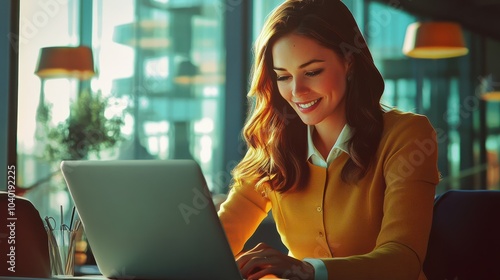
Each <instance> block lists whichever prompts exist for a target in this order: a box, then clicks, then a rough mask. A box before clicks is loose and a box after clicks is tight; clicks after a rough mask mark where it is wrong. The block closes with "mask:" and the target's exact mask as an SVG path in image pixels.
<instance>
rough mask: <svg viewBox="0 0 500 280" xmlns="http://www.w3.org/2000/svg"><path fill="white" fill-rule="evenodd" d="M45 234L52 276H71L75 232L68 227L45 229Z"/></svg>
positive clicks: (73, 262) (73, 268) (73, 260)
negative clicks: (47, 241) (47, 240)
mask: <svg viewBox="0 0 500 280" xmlns="http://www.w3.org/2000/svg"><path fill="white" fill-rule="evenodd" d="M47 235H48V239H49V256H50V267H51V272H52V276H73V274H74V270H75V246H76V238H75V237H76V232H74V231H71V230H69V229H61V230H57V229H54V230H49V229H47Z"/></svg>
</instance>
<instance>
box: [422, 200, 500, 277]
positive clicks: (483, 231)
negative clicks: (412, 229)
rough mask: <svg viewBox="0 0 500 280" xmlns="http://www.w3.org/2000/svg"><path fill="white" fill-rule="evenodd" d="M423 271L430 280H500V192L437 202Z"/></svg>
mask: <svg viewBox="0 0 500 280" xmlns="http://www.w3.org/2000/svg"><path fill="white" fill-rule="evenodd" d="M423 269H424V273H425V275H426V276H427V278H428V280H444V279H447V280H469V279H470V280H483V279H484V280H486V279H487V280H493V279H500V191H487V190H450V191H447V192H445V193H443V194H441V195H439V196H438V197H437V198H436V200H435V203H434V217H433V222H432V228H431V233H430V238H429V245H428V249H427V256H426V259H425V261H424V266H423Z"/></svg>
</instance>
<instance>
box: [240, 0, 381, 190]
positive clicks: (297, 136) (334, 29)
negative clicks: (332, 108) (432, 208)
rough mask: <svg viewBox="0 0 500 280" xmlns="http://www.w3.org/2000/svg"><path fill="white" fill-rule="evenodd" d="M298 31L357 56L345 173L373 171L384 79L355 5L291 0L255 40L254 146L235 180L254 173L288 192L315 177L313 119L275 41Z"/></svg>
mask: <svg viewBox="0 0 500 280" xmlns="http://www.w3.org/2000/svg"><path fill="white" fill-rule="evenodd" d="M291 33H294V34H299V35H303V36H307V37H308V38H312V39H314V40H315V41H316V42H318V43H319V44H321V45H323V46H325V47H327V48H329V49H331V50H333V51H335V52H336V53H337V54H338V55H339V56H340V57H341V58H342V59H350V60H351V62H350V67H349V70H348V73H347V79H348V81H347V87H346V97H345V98H346V99H345V106H346V122H347V124H348V125H349V126H350V127H351V129H352V136H351V138H350V139H349V140H348V149H349V154H350V159H349V160H348V161H347V162H346V164H345V165H344V166H343V169H342V180H344V181H345V182H349V183H355V182H356V181H357V180H359V179H361V178H362V177H363V176H364V175H365V174H366V172H367V170H368V167H369V165H370V162H371V161H372V159H373V158H374V156H375V153H376V150H377V148H378V145H379V142H380V138H381V134H382V129H383V117H382V115H383V109H382V107H381V105H380V98H381V96H382V93H383V91H384V81H383V79H382V76H381V75H380V73H379V71H378V70H377V68H376V67H375V65H374V62H373V58H372V56H371V54H370V51H369V49H368V47H367V45H366V41H365V39H364V38H363V36H362V34H361V32H360V30H359V28H358V26H357V24H356V22H355V20H354V18H353V16H352V14H351V12H350V11H349V10H348V9H347V7H346V6H345V5H344V4H343V3H342V2H341V1H339V0H288V1H285V2H284V3H283V4H281V5H280V6H278V7H277V8H275V9H274V10H273V11H272V12H271V14H270V15H269V16H268V18H267V20H266V22H265V24H264V27H263V29H262V31H261V33H260V35H259V37H258V38H257V40H256V42H255V46H254V65H253V67H252V77H251V86H250V90H249V92H248V99H249V101H250V102H251V106H250V111H249V112H248V117H247V120H246V123H245V126H244V128H243V137H244V139H245V141H246V143H247V148H248V150H247V153H246V155H245V156H244V158H243V159H242V160H241V161H240V163H239V164H238V165H237V166H236V167H235V168H234V170H233V180H234V181H233V185H234V184H241V183H242V181H251V182H252V183H254V184H255V185H256V187H257V188H261V187H263V185H264V183H269V184H268V185H269V187H270V188H271V189H272V190H275V191H278V192H280V193H283V192H286V191H290V190H298V189H301V188H303V187H304V186H305V182H306V180H307V179H308V177H309V173H308V171H309V168H308V166H307V160H306V157H307V126H306V125H305V124H304V123H303V122H302V121H301V119H300V118H299V116H298V115H297V113H295V111H294V110H293V108H291V107H290V105H289V104H288V103H287V102H286V101H285V100H284V99H283V98H282V97H281V95H280V93H279V91H278V87H277V83H276V75H275V73H274V71H273V60H272V55H271V50H272V46H273V44H274V42H276V41H277V40H278V39H279V38H281V37H283V36H284V35H287V34H291Z"/></svg>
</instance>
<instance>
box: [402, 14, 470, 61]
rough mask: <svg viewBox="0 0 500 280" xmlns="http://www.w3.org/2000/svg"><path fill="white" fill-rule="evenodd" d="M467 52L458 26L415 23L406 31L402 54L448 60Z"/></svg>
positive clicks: (452, 24)
mask: <svg viewBox="0 0 500 280" xmlns="http://www.w3.org/2000/svg"><path fill="white" fill-rule="evenodd" d="M468 52H469V50H468V49H467V47H466V46H465V43H464V38H463V35H462V29H461V27H460V25H458V24H456V23H453V22H416V23H412V24H410V25H409V26H408V28H407V29H406V36H405V41H404V45H403V53H404V54H405V55H407V56H409V57H413V58H430V59H439V58H450V57H457V56H463V55H466V54H467V53H468Z"/></svg>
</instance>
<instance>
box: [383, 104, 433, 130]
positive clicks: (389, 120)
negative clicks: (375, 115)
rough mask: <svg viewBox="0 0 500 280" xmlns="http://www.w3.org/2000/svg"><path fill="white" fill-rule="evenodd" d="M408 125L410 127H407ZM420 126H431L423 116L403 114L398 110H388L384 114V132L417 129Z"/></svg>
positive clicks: (409, 113)
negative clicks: (397, 129)
mask: <svg viewBox="0 0 500 280" xmlns="http://www.w3.org/2000/svg"><path fill="white" fill-rule="evenodd" d="M409 125H411V126H412V127H408V126H409ZM415 126H416V127H415ZM422 126H427V127H428V126H431V124H430V122H429V119H428V118H427V117H426V116H425V115H421V114H416V113H412V112H403V111H400V110H399V109H390V110H388V111H386V112H385V113H384V130H386V129H389V130H392V129H394V128H404V129H408V128H418V127H422Z"/></svg>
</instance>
